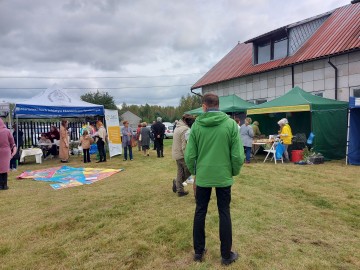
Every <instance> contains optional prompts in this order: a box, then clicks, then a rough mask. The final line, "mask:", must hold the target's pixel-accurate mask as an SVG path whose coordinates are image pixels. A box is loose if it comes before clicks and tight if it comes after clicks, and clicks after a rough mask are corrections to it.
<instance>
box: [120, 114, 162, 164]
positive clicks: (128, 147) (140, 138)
mask: <svg viewBox="0 0 360 270" xmlns="http://www.w3.org/2000/svg"><path fill="white" fill-rule="evenodd" d="M123 125H124V126H123V127H122V129H121V135H122V147H123V149H124V161H126V160H127V159H128V153H129V158H130V160H133V158H134V157H133V151H132V147H134V146H135V144H137V146H138V151H143V155H144V156H150V152H149V150H150V143H151V141H154V150H156V153H157V157H158V158H161V157H164V134H165V125H164V124H163V123H162V118H161V117H158V118H157V119H156V122H154V123H153V124H152V125H151V127H150V128H149V127H148V126H147V123H146V122H143V123H140V124H139V125H138V127H137V129H136V135H133V134H134V133H133V130H132V128H131V127H129V122H128V121H124V122H123ZM134 136H135V137H134Z"/></svg>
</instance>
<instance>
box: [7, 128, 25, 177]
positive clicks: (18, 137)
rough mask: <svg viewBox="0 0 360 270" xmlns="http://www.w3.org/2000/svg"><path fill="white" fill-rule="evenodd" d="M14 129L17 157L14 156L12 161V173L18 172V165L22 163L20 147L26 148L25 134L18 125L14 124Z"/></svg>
mask: <svg viewBox="0 0 360 270" xmlns="http://www.w3.org/2000/svg"><path fill="white" fill-rule="evenodd" d="M12 128H13V130H14V131H13V138H14V142H15V144H16V149H17V152H16V153H15V155H13V157H12V158H11V160H10V169H11V170H12V171H16V170H17V165H18V163H19V161H20V147H23V146H24V133H23V132H22V131H21V130H20V129H18V125H17V124H13V125H12Z"/></svg>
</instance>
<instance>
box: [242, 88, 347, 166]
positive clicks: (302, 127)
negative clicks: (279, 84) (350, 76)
mask: <svg viewBox="0 0 360 270" xmlns="http://www.w3.org/2000/svg"><path fill="white" fill-rule="evenodd" d="M347 109H348V102H343V101H337V100H332V99H327V98H322V97H319V96H315V95H312V94H310V93H308V92H306V91H304V90H302V89H301V88H299V87H295V88H293V89H291V90H290V91H289V92H288V93H286V94H285V95H283V96H281V97H278V98H276V99H273V100H271V101H269V102H266V103H263V104H259V105H256V106H253V107H252V108H250V109H248V110H247V114H248V116H250V117H251V118H252V119H253V121H254V120H257V121H259V122H260V127H261V131H262V132H263V133H266V134H277V131H278V129H279V126H278V125H277V121H279V120H280V119H281V118H283V117H287V118H288V120H289V123H290V126H291V128H292V131H293V134H296V133H305V134H306V135H309V134H310V132H313V133H314V134H315V138H314V142H313V148H314V151H315V152H317V153H321V154H323V155H324V157H325V158H326V159H342V158H344V157H345V154H346V130H347ZM264 131H265V132H264Z"/></svg>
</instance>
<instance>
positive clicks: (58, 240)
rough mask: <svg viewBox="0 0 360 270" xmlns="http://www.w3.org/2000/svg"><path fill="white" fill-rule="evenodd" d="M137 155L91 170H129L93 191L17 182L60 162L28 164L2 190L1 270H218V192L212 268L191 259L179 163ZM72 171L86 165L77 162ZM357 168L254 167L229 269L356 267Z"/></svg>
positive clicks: (189, 215)
mask: <svg viewBox="0 0 360 270" xmlns="http://www.w3.org/2000/svg"><path fill="white" fill-rule="evenodd" d="M171 143H172V141H171V140H166V141H165V144H166V148H165V158H156V153H155V151H153V150H151V156H150V157H143V156H142V155H141V154H140V152H137V151H134V153H135V155H134V156H135V157H134V158H135V160H134V161H131V162H130V161H127V162H124V161H122V157H115V158H112V159H111V160H108V162H107V163H100V164H96V163H91V164H85V165H86V166H87V167H102V168H125V171H123V172H120V173H118V174H116V175H114V176H112V177H109V178H107V179H105V180H102V181H99V182H97V183H94V184H92V185H86V186H80V187H74V188H68V189H64V190H58V191H56V190H53V189H52V188H51V187H50V186H49V184H48V183H43V182H36V181H32V180H16V179H15V178H16V176H18V175H19V174H20V173H21V171H23V170H35V169H41V168H48V167H53V166H59V165H60V163H59V161H58V160H50V161H45V162H44V163H42V164H35V162H34V160H33V159H28V160H27V162H26V165H22V166H20V167H19V171H18V172H16V173H15V172H11V173H10V180H9V187H10V189H9V190H8V191H1V192H0V206H1V207H0V217H1V218H0V228H1V229H0V269H221V268H223V267H222V266H221V264H220V251H219V245H220V243H219V236H218V213H217V207H216V198H215V192H213V194H212V199H211V201H210V205H209V211H208V215H207V220H206V233H207V238H206V240H207V243H206V246H207V249H208V252H207V254H206V257H205V262H203V263H195V262H193V260H192V256H193V248H192V222H193V214H194V208H195V203H194V197H193V192H192V186H191V185H189V186H188V187H187V189H188V190H190V194H189V196H187V197H182V198H178V197H177V196H176V195H175V194H174V193H173V192H172V190H171V186H172V179H173V178H174V177H175V175H176V164H175V161H173V160H172V159H171ZM68 165H69V166H75V167H80V166H83V165H84V164H83V163H82V162H81V157H74V156H72V157H71V162H70V163H69V164H68ZM359 172H360V167H356V166H346V165H345V164H344V162H343V161H341V162H340V161H333V162H326V163H325V164H324V165H313V166H299V165H293V164H277V165H275V164H274V163H266V164H263V163H262V161H260V160H259V162H257V163H252V164H250V165H247V166H244V167H243V168H242V171H241V174H240V176H237V177H236V178H235V180H236V181H235V184H234V186H233V188H232V203H231V213H232V222H233V249H234V250H237V251H238V252H239V253H240V259H239V260H238V261H237V262H236V263H235V264H233V265H231V266H230V267H228V269H314V270H315V269H319V270H320V269H359V268H360V237H359V236H360V177H359Z"/></svg>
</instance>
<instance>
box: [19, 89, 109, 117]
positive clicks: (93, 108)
mask: <svg viewBox="0 0 360 270" xmlns="http://www.w3.org/2000/svg"><path fill="white" fill-rule="evenodd" d="M94 115H104V106H103V105H97V104H92V103H88V102H85V101H82V100H80V99H79V98H76V97H73V96H72V95H71V94H68V93H67V92H66V91H65V90H64V89H62V88H59V87H57V86H56V85H54V86H53V87H50V88H48V89H46V90H45V91H43V92H42V93H40V94H39V95H36V96H35V97H33V98H31V99H28V100H25V101H23V102H19V103H17V104H16V105H15V109H14V117H16V118H55V117H58V118H60V117H64V118H69V117H85V116H94Z"/></svg>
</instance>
